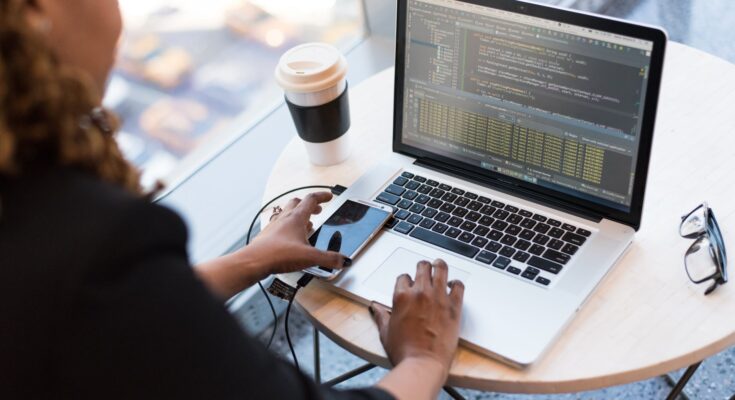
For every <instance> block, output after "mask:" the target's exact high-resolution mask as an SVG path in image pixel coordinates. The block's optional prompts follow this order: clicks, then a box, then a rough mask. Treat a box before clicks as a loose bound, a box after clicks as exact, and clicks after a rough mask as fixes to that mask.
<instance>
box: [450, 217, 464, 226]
mask: <svg viewBox="0 0 735 400" xmlns="http://www.w3.org/2000/svg"><path fill="white" fill-rule="evenodd" d="M462 222H463V220H462V218H460V217H456V216H454V217H452V218H449V221H447V225H449V226H454V227H457V226H460V225H462Z"/></svg>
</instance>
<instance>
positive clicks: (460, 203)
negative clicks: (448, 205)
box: [454, 197, 470, 207]
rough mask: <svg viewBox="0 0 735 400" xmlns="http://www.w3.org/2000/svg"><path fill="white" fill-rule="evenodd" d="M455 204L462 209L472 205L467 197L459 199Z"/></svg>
mask: <svg viewBox="0 0 735 400" xmlns="http://www.w3.org/2000/svg"><path fill="white" fill-rule="evenodd" d="M454 204H456V205H458V206H460V207H465V206H466V205H467V204H470V199H468V198H466V197H460V198H458V199H457V200H455V201H454Z"/></svg>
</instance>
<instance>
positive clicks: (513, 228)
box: [505, 225, 523, 236]
mask: <svg viewBox="0 0 735 400" xmlns="http://www.w3.org/2000/svg"><path fill="white" fill-rule="evenodd" d="M522 230H523V228H521V227H520V226H518V225H511V226H509V227H508V228H507V229H506V230H505V233H510V234H511V235H514V236H515V235H518V234H519V233H521V231H522Z"/></svg>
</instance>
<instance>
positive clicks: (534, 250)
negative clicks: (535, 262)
mask: <svg viewBox="0 0 735 400" xmlns="http://www.w3.org/2000/svg"><path fill="white" fill-rule="evenodd" d="M544 250H546V248H545V247H544V246H539V245H537V244H534V245H531V248H530V249H528V252H529V253H531V254H535V255H537V256H540V255H541V254H544Z"/></svg>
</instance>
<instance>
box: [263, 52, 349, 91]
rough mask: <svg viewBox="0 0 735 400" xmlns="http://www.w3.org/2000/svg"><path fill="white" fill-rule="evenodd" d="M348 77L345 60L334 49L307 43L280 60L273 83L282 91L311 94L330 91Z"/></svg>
mask: <svg viewBox="0 0 735 400" xmlns="http://www.w3.org/2000/svg"><path fill="white" fill-rule="evenodd" d="M346 75H347V60H346V59H345V57H344V56H343V55H342V53H340V52H339V50H337V49H336V48H335V47H334V46H332V45H329V44H326V43H306V44H302V45H299V46H296V47H294V48H292V49H291V50H289V51H287V52H286V53H285V54H284V55H283V56H281V59H280V61H279V62H278V66H277V67H276V80H277V81H278V84H280V85H281V87H283V89H284V90H286V91H288V92H292V93H310V92H318V91H321V90H325V89H329V88H331V87H333V86H336V85H337V84H339V82H340V81H341V80H342V79H344V78H345V76H346Z"/></svg>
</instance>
